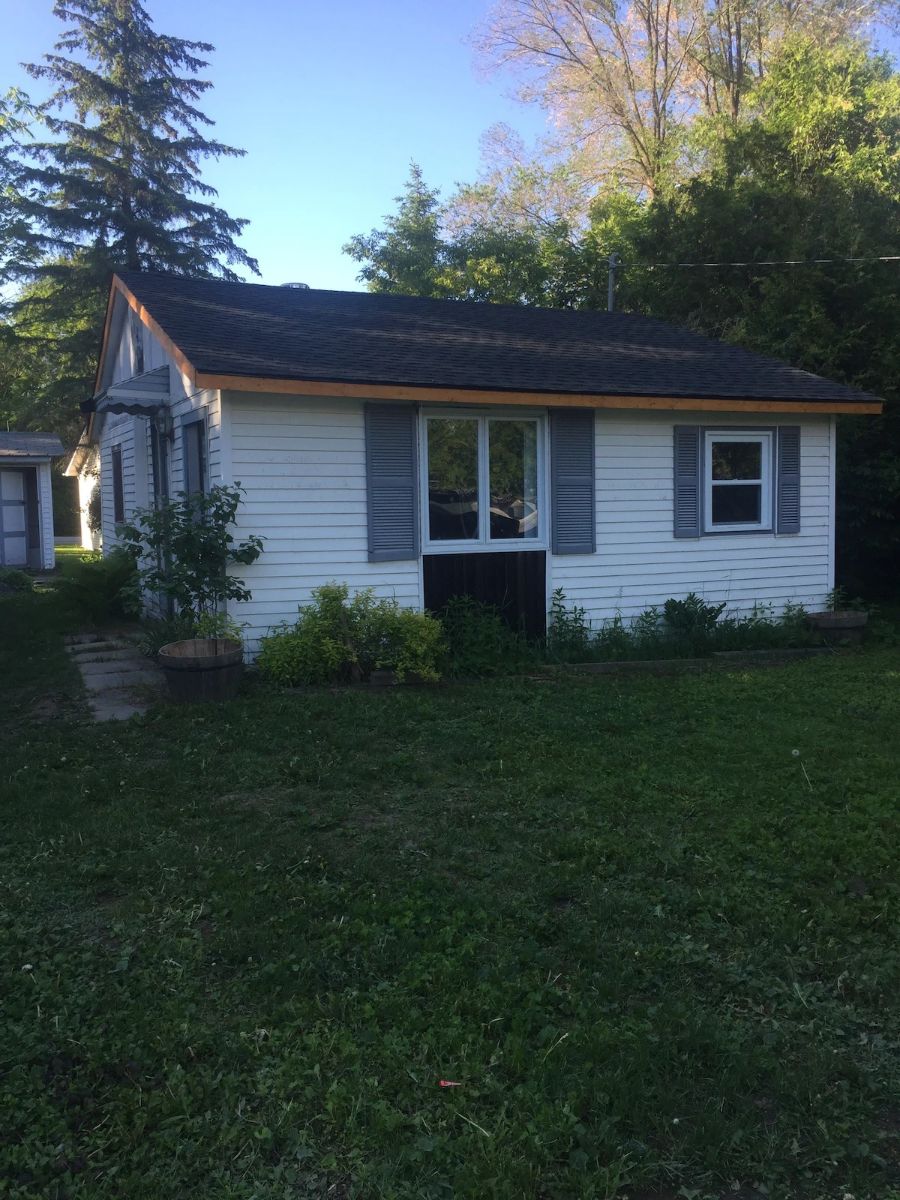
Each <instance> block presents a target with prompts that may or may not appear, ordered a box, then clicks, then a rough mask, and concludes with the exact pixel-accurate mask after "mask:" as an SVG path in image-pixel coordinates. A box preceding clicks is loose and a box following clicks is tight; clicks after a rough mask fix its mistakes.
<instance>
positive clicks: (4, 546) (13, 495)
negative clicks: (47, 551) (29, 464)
mask: <svg viewBox="0 0 900 1200" xmlns="http://www.w3.org/2000/svg"><path fill="white" fill-rule="evenodd" d="M27 564H28V521H27V519H26V497H25V472H24V471H13V470H9V469H6V470H0V566H4V567H24V566H27Z"/></svg>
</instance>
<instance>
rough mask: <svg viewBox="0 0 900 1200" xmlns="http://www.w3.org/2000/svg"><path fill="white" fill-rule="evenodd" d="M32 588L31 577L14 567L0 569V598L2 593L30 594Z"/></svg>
mask: <svg viewBox="0 0 900 1200" xmlns="http://www.w3.org/2000/svg"><path fill="white" fill-rule="evenodd" d="M33 587H34V583H33V582H32V579H31V576H30V575H28V574H26V572H25V571H19V570H17V569H16V568H15V567H0V596H2V595H3V593H4V592H30V591H31V590H32V589H33Z"/></svg>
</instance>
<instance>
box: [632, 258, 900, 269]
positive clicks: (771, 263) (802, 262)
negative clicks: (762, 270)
mask: <svg viewBox="0 0 900 1200" xmlns="http://www.w3.org/2000/svg"><path fill="white" fill-rule="evenodd" d="M876 262H900V254H882V255H879V256H877V257H871V258H788V259H781V260H779V259H761V260H760V259H751V260H749V261H747V262H676V263H631V264H629V263H627V262H623V261H622V260H621V259H617V261H616V264H615V265H616V267H617V268H619V269H621V268H623V267H624V268H627V267H628V266H629V265H631V266H636V267H643V268H644V269H645V270H648V271H657V270H671V269H674V268H680V267H695V268H696V267H699V268H703V267H818V266H826V265H830V264H833V263H876Z"/></svg>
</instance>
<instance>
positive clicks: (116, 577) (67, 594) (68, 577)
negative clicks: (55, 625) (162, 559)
mask: <svg viewBox="0 0 900 1200" xmlns="http://www.w3.org/2000/svg"><path fill="white" fill-rule="evenodd" d="M59 590H60V593H61V595H62V596H63V598H64V599H65V600H66V601H67V602H68V604H69V605H70V607H71V608H72V609H73V610H74V611H75V613H77V615H78V616H79V617H81V618H83V619H84V620H88V621H94V622H98V623H101V622H103V621H109V620H116V619H121V618H123V617H136V616H138V615H139V614H140V611H141V599H140V590H139V585H138V575H137V570H136V568H135V565H134V559H133V558H132V556H131V555H130V554H129V553H128V551H127V550H123V549H121V548H120V547H115V548H114V549H112V550H111V551H110V552H109V554H107V555H106V556H105V557H101V556H100V555H99V554H83V555H81V556H80V557H79V558H77V559H74V560H70V561H68V562H65V563H63V567H62V576H61V578H60V582H59Z"/></svg>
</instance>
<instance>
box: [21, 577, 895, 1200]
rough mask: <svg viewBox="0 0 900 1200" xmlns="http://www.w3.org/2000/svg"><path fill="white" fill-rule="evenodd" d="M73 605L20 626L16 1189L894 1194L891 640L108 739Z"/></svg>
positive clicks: (150, 728) (201, 713)
mask: <svg viewBox="0 0 900 1200" xmlns="http://www.w3.org/2000/svg"><path fill="white" fill-rule="evenodd" d="M54 605H55V600H54V598H53V597H52V596H35V597H27V598H14V599H9V600H5V601H3V602H2V603H0V641H2V643H3V644H2V647H0V680H2V681H3V686H5V688H6V696H5V703H4V705H3V710H2V711H3V712H4V715H5V720H4V730H3V734H2V737H3V739H4V745H3V747H2V753H0V789H2V797H3V800H2V803H3V814H2V815H3V830H4V837H3V839H2V850H0V853H2V860H0V866H2V869H0V877H2V883H3V905H2V917H0V922H2V924H0V930H2V942H0V955H2V971H3V1000H2V1006H3V1016H2V1022H3V1025H2V1028H0V1046H2V1072H3V1077H2V1081H0V1108H2V1110H3V1112H4V1114H5V1115H4V1118H3V1122H2V1125H0V1180H3V1181H5V1182H3V1183H2V1184H0V1192H2V1194H3V1195H5V1196H9V1197H11V1198H12V1200H25V1198H28V1200H31V1198H38V1197H40V1198H41V1200H44V1198H51V1200H62V1198H63V1197H66V1198H72V1200H74V1198H76V1197H77V1198H79V1200H80V1198H84V1200H87V1198H89V1200H106V1198H112V1197H116V1198H119V1197H128V1198H129V1200H130V1198H131V1197H135V1198H140V1200H178V1198H181V1197H198V1198H199V1197H204V1198H205V1197H215V1198H216V1200H237V1198H241V1200H275V1198H276V1197H277V1198H278V1200H282V1198H284V1197H290V1198H292V1200H293V1198H299V1197H317V1198H319V1197H322V1198H326V1197H333V1198H335V1200H346V1198H348V1197H359V1198H363V1200H369V1198H373V1197H385V1198H387V1197H391V1198H394V1197H397V1198H401V1197H402V1198H417V1200H418V1198H422V1197H426V1198H430V1197H434V1198H454V1197H464V1198H470V1197H471V1198H479V1200H480V1198H482V1197H491V1198H500V1200H507V1198H508V1200H513V1198H519V1197H527V1198H533V1200H574V1198H584V1200H587V1198H591V1200H603V1198H604V1197H607V1198H611V1197H622V1198H624V1197H626V1196H627V1197H631V1198H633V1200H637V1198H640V1200H651V1198H652V1200H674V1198H675V1197H682V1198H687V1200H707V1198H715V1200H720V1198H724V1197H729V1198H733V1200H755V1198H756V1197H758V1196H768V1197H772V1198H787V1197H791V1198H793V1197H803V1198H807V1197H808V1198H816V1200H842V1198H843V1197H845V1195H846V1194H848V1193H849V1194H850V1195H852V1196H853V1197H854V1198H855V1200H891V1198H893V1200H897V1198H898V1197H900V1056H898V1048H900V1020H898V995H900V943H898V937H897V934H898V924H897V914H898V870H897V845H898V834H900V828H898V825H900V822H898V805H897V798H898V758H900V754H898V724H900V696H898V693H900V651H898V650H896V649H871V650H867V651H865V652H864V653H862V654H856V655H848V656H841V657H835V658H829V659H815V660H809V661H805V662H802V663H797V664H795V665H792V666H789V667H785V668H780V669H777V670H768V671H766V670H758V671H746V672H743V671H740V672H738V671H736V672H735V673H732V674H715V675H706V676H701V677H684V678H675V679H662V680H660V679H652V678H647V679H643V678H641V679H638V678H635V679H621V680H617V679H610V678H575V677H567V678H559V679H554V680H550V681H547V680H528V679H515V680H511V679H504V680H497V681H492V682H489V683H484V684H471V685H456V686H452V687H446V688H436V689H431V690H418V689H395V690H391V691H388V692H386V693H372V692H368V691H362V690H345V691H335V692H331V691H326V690H323V691H317V692H309V693H304V694H272V693H268V694H267V693H264V692H263V691H262V690H261V689H260V690H256V691H254V692H252V693H251V694H249V695H248V696H247V697H246V698H244V699H242V700H240V701H237V702H235V703H232V704H230V705H228V706H226V707H223V708H219V709H213V708H198V709H190V710H188V709H180V710H175V709H169V708H159V709H157V710H155V711H153V712H151V714H149V715H148V716H147V717H145V718H139V719H137V720H134V721H131V722H129V723H127V724H122V725H105V726H96V727H95V726H92V725H89V724H87V723H85V722H84V721H83V719H81V717H80V711H81V710H80V708H79V706H78V704H77V702H76V703H75V704H71V703H70V701H69V700H67V697H71V696H75V697H76V701H77V691H76V683H75V680H74V678H73V676H72V674H71V673H70V672H69V669H68V667H67V664H66V661H65V659H64V658H63V657H62V656H61V654H60V650H59V634H60V630H61V628H62V626H63V624H64V619H63V617H62V615H61V614H60V613H59V612H58V611H57V610H56V608H55V607H54ZM48 693H50V694H51V698H54V697H55V699H54V702H53V703H52V704H50V705H49V707H48V704H47V695H48ZM798 751H799V753H798ZM440 1080H448V1081H452V1082H454V1083H458V1084H459V1086H458V1087H447V1088H443V1087H441V1086H439V1081H440Z"/></svg>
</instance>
